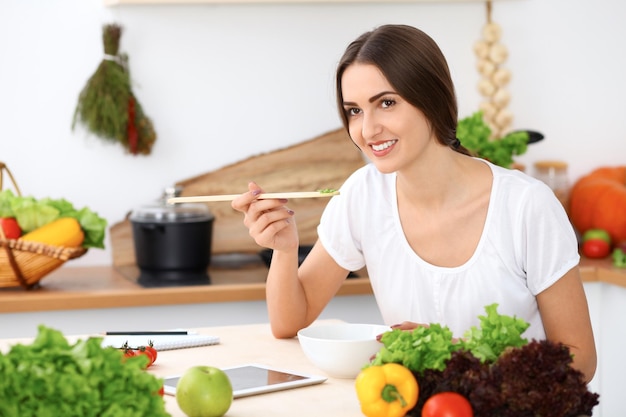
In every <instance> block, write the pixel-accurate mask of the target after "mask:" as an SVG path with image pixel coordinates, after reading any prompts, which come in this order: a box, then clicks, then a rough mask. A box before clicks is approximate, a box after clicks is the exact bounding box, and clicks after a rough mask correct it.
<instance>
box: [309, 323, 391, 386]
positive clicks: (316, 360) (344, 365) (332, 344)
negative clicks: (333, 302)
mask: <svg viewBox="0 0 626 417" xmlns="http://www.w3.org/2000/svg"><path fill="white" fill-rule="evenodd" d="M389 330H391V328H390V327H389V326H384V325H380V324H357V323H337V324H320V325H315V324H314V325H311V326H310V327H307V328H305V329H302V330H300V331H299V332H298V340H299V341H300V346H301V347H302V350H303V351H304V354H305V355H306V356H307V358H309V360H310V361H311V362H312V363H313V364H314V365H315V366H317V367H318V368H319V369H321V370H322V371H323V372H324V373H326V374H327V375H328V376H331V377H334V378H356V376H357V375H358V374H359V372H360V371H361V369H362V368H363V367H364V366H365V365H367V364H368V363H369V362H370V360H371V358H372V356H374V355H375V354H376V353H377V352H378V351H379V350H380V348H382V346H383V345H382V343H380V342H379V341H377V340H376V336H377V335H379V334H382V333H384V332H386V331H389Z"/></svg>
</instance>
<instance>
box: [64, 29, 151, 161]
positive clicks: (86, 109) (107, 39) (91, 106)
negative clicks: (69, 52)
mask: <svg viewBox="0 0 626 417" xmlns="http://www.w3.org/2000/svg"><path fill="white" fill-rule="evenodd" d="M121 36H122V27H121V26H120V25H117V24H107V25H105V26H104V27H103V31H102V39H103V43H104V58H103V60H102V62H101V63H100V65H99V66H98V68H97V69H96V72H95V73H94V74H93V75H92V76H91V78H90V79H89V80H88V81H87V85H85V87H84V88H83V90H82V91H81V93H80V96H79V97H78V105H77V106H76V111H75V112H74V120H73V122H72V129H74V127H75V125H76V122H81V123H82V124H83V125H84V126H85V127H86V128H87V129H88V130H89V131H90V132H91V133H93V134H95V135H97V136H100V137H101V138H103V139H105V140H108V141H112V142H119V143H120V144H121V145H122V146H123V147H124V148H125V149H126V150H127V151H128V152H129V153H131V154H133V155H137V154H143V155H148V154H150V152H151V150H152V145H153V144H154V142H155V141H156V133H155V131H154V127H153V125H152V121H151V120H150V119H149V118H148V117H147V116H146V115H145V113H144V112H143V108H142V107H141V105H140V104H139V101H138V100H137V98H136V97H135V96H134V94H133V92H132V88H131V79H130V71H129V69H128V56H127V55H126V54H123V53H119V46H120V38H121Z"/></svg>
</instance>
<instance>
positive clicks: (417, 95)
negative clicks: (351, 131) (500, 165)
mask: <svg viewBox="0 0 626 417" xmlns="http://www.w3.org/2000/svg"><path fill="white" fill-rule="evenodd" d="M354 63H361V64H372V65H375V66H376V67H378V68H379V69H380V71H381V72H382V73H383V75H384V76H385V78H386V79H387V81H389V83H390V84H391V85H392V86H393V88H394V89H395V90H396V92H397V93H398V94H399V95H400V96H402V97H403V98H404V99H405V100H407V101H408V102H409V103H411V104H412V105H413V106H415V107H416V108H418V109H419V110H420V111H421V112H422V113H424V115H425V116H426V118H427V119H428V121H429V122H430V124H431V126H432V129H433V130H434V132H435V136H436V137H437V140H438V141H439V143H441V144H442V145H444V146H449V147H451V148H452V149H454V150H456V151H458V152H461V153H463V154H466V155H469V154H470V153H469V151H467V149H465V148H464V147H463V146H461V145H460V143H459V141H458V139H457V138H456V126H457V123H458V108H457V101H456V94H455V92H454V84H453V82H452V78H451V76H450V70H449V68H448V63H447V61H446V59H445V57H444V55H443V53H442V52H441V50H440V49H439V46H437V44H436V43H435V41H434V40H433V39H432V38H431V37H430V36H428V35H427V34H426V33H424V32H422V31H421V30H419V29H417V28H414V27H412V26H407V25H384V26H380V27H378V28H376V29H374V30H372V31H370V32H366V33H364V34H363V35H361V36H359V37H358V38H357V39H356V40H355V41H353V42H352V43H351V44H350V45H348V47H347V48H346V51H345V52H344V54H343V56H342V57H341V60H340V61H339V65H338V67H337V74H336V88H337V105H338V107H339V113H340V116H341V120H342V121H343V125H344V127H345V128H346V129H347V128H348V116H347V114H346V112H345V110H344V107H343V94H342V85H341V78H342V77H343V73H344V72H345V70H346V68H348V67H349V66H350V65H352V64H354Z"/></svg>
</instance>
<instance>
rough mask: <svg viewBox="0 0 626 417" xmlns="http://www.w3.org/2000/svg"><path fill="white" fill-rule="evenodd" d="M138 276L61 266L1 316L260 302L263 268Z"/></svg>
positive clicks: (621, 279)
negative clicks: (171, 280) (184, 280)
mask: <svg viewBox="0 0 626 417" xmlns="http://www.w3.org/2000/svg"><path fill="white" fill-rule="evenodd" d="M133 268H134V269H133ZM580 271H581V276H582V279H583V281H584V282H604V283H608V284H612V285H618V286H622V287H626V269H620V268H615V267H613V266H612V265H611V260H610V258H607V259H601V260H592V259H587V258H583V259H582V261H581V267H580ZM137 275H138V270H137V268H136V267H126V269H124V268H122V269H120V268H118V269H115V268H114V267H112V266H97V267H69V266H63V267H61V268H59V269H58V270H56V271H54V272H52V273H51V274H49V275H48V276H46V277H44V279H43V280H42V281H41V287H39V288H37V289H34V290H28V291H26V290H23V289H22V288H9V289H7V288H2V289H0V313H18V312H29V311H49V310H73V309H88V308H114V307H143V306H152V305H172V304H194V303H212V302H229V301H230V302H232V301H252V300H264V299H265V278H266V275H267V268H265V267H264V266H263V267H258V266H253V267H246V268H239V269H224V268H219V269H215V270H209V275H210V277H211V284H210V285H193V286H177V287H161V288H145V287H142V286H141V285H139V284H137V282H136V276H137ZM371 293H372V288H371V285H370V282H369V279H368V278H367V277H366V272H365V271H360V273H359V277H358V278H350V279H347V280H346V281H345V282H344V284H343V286H342V287H341V289H340V290H339V293H338V295H364V294H371Z"/></svg>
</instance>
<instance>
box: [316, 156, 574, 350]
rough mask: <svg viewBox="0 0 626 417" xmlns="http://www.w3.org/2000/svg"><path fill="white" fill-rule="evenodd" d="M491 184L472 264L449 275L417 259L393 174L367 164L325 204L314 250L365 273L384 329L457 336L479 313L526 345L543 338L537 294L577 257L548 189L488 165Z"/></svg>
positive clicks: (475, 323)
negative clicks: (514, 322)
mask: <svg viewBox="0 0 626 417" xmlns="http://www.w3.org/2000/svg"><path fill="white" fill-rule="evenodd" d="M484 162H485V163H487V164H488V165H489V166H490V168H491V170H492V172H493V185H492V191H491V197H490V200H489V208H488V211H487V219H486V222H485V227H484V229H483V233H482V235H481V237H480V241H479V243H478V245H477V247H476V250H475V252H474V254H473V255H472V257H471V258H470V259H469V260H468V261H467V262H466V263H465V264H463V265H461V266H458V267H454V268H447V267H440V266H435V265H432V264H429V263H427V262H426V261H424V260H423V259H421V258H420V257H419V256H418V255H417V254H416V253H415V252H414V251H413V249H412V248H411V247H410V245H409V243H408V242H407V240H406V238H405V235H404V233H403V231H402V226H401V224H400V218H399V215H398V205H397V200H396V186H395V185H396V175H395V173H394V174H382V173H380V172H379V171H378V170H377V169H376V167H375V166H374V165H372V164H368V165H366V166H365V167H363V168H361V169H359V170H357V171H356V172H355V173H353V174H352V175H351V176H350V178H348V179H347V180H346V182H345V183H344V184H343V186H342V187H341V190H340V191H341V193H340V195H338V196H335V197H333V198H332V199H331V201H330V202H329V203H328V205H327V207H326V209H325V210H324V213H323V215H322V218H321V222H320V225H319V226H318V235H319V239H320V241H321V243H322V244H323V245H324V248H325V249H326V250H327V251H328V253H329V254H330V255H331V256H332V257H333V259H334V260H335V261H336V262H337V263H338V264H339V265H340V266H342V267H343V268H345V269H347V270H350V271H356V270H358V269H361V268H362V267H364V266H367V271H368V274H369V278H370V280H371V283H372V288H373V291H374V295H375V297H376V302H377V304H378V307H379V308H380V311H381V314H382V317H383V319H384V321H385V323H386V324H389V325H392V324H399V323H401V322H403V321H413V322H417V323H440V324H442V325H447V326H448V327H449V328H450V329H451V330H452V332H453V333H454V334H455V336H457V337H460V336H462V335H463V333H465V331H466V330H468V329H469V328H470V327H471V326H478V325H479V320H478V316H479V315H484V314H485V309H484V308H485V306H487V305H490V304H492V303H498V312H499V313H500V314H507V315H511V316H517V317H520V318H523V319H524V320H526V321H527V322H529V323H530V327H529V328H528V330H527V331H526V332H525V333H524V334H523V336H524V337H526V338H528V339H533V338H534V339H545V331H544V328H543V324H542V322H541V317H540V314H539V311H538V307H537V302H536V299H535V296H536V295H537V294H539V293H540V292H542V291H543V290H545V289H546V288H548V287H550V286H551V285H552V284H554V283H555V282H556V281H557V280H558V279H559V278H561V277H562V276H563V275H564V274H565V273H566V272H567V271H569V270H570V269H571V268H573V267H574V266H576V265H577V264H578V262H579V260H580V257H579V255H578V245H577V240H576V235H575V233H574V230H573V227H572V225H571V223H570V221H569V219H568V217H567V214H566V213H565V210H564V209H563V206H562V205H561V203H560V202H559V201H558V200H557V198H556V197H555V195H554V193H553V192H552V190H551V189H550V188H549V187H548V186H547V185H545V184H544V183H543V182H541V181H539V180H537V179H535V178H532V177H530V176H528V175H526V174H524V173H522V172H520V171H517V170H508V169H504V168H501V167H499V166H496V165H493V164H491V163H489V162H487V161H484Z"/></svg>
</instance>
